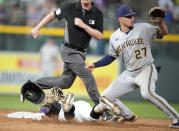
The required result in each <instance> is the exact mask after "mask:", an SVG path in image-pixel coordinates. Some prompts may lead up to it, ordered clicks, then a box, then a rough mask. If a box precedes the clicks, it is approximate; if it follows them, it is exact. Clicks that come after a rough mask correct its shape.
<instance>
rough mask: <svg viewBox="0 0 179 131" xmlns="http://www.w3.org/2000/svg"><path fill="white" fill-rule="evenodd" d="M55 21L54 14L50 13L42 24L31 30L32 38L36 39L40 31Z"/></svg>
mask: <svg viewBox="0 0 179 131" xmlns="http://www.w3.org/2000/svg"><path fill="white" fill-rule="evenodd" d="M54 19H56V17H55V15H54V13H50V14H48V15H47V16H45V17H44V18H43V19H42V20H41V21H40V23H39V24H38V25H37V26H35V27H34V28H33V29H32V30H31V33H32V36H33V37H34V38H35V39H36V38H37V37H38V35H39V32H40V29H41V28H42V27H44V26H45V25H46V24H48V23H49V22H51V21H53V20H54Z"/></svg>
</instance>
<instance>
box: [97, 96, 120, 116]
mask: <svg viewBox="0 0 179 131" xmlns="http://www.w3.org/2000/svg"><path fill="white" fill-rule="evenodd" d="M100 102H102V103H104V104H106V105H108V106H109V107H110V110H111V112H113V113H114V114H116V115H120V113H121V111H120V109H119V107H118V105H117V104H115V103H112V102H111V101H109V100H108V99H107V98H106V97H105V96H102V97H101V98H100Z"/></svg>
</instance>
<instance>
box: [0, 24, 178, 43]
mask: <svg viewBox="0 0 179 131" xmlns="http://www.w3.org/2000/svg"><path fill="white" fill-rule="evenodd" d="M31 29H32V27H29V26H10V25H0V33H5V34H30V30H31ZM112 33H113V31H107V30H105V31H104V33H103V38H104V39H109V37H110V35H111V34H112ZM40 34H41V35H50V36H63V35H64V28H42V29H41V30H40ZM156 41H168V42H179V35H178V34H168V35H167V36H165V37H164V38H163V39H162V40H156Z"/></svg>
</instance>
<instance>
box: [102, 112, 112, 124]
mask: <svg viewBox="0 0 179 131" xmlns="http://www.w3.org/2000/svg"><path fill="white" fill-rule="evenodd" d="M113 118H114V115H112V114H110V113H109V112H108V111H105V112H104V113H103V115H102V119H103V121H106V122H110V121H112V120H113Z"/></svg>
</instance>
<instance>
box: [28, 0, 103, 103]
mask: <svg viewBox="0 0 179 131" xmlns="http://www.w3.org/2000/svg"><path fill="white" fill-rule="evenodd" d="M56 18H57V19H58V20H60V19H61V18H65V19H66V26H65V35H64V42H63V44H62V45H61V57H62V59H63V61H64V70H63V74H62V76H60V77H44V78H40V79H38V80H37V81H36V83H37V84H39V85H40V86H41V88H42V89H50V88H52V87H59V88H61V89H68V88H70V87H71V85H72V84H73V82H74V80H75V78H76V76H79V77H80V78H81V79H82V81H83V82H84V84H85V86H86V89H87V92H88V94H89V96H90V97H91V99H92V100H93V102H94V103H95V104H97V103H99V97H100V94H99V92H98V89H97V85H96V82H95V79H94V77H93V75H92V74H91V73H89V72H88V70H86V69H85V59H86V49H87V48H88V46H89V42H90V39H91V37H94V38H95V39H97V40H100V39H102V32H103V15H102V12H101V11H100V10H99V9H97V8H96V7H95V5H94V4H93V2H92V0H80V1H78V2H74V3H69V4H66V5H64V6H62V7H60V8H58V9H56V10H55V11H54V12H52V13H50V14H48V15H47V16H45V17H44V18H43V19H42V20H41V21H40V23H39V24H38V25H37V26H36V27H35V28H33V29H32V30H31V33H32V36H33V37H34V38H37V36H38V35H39V32H40V29H41V28H42V27H44V26H45V25H46V24H48V23H49V22H51V21H53V20H54V19H56ZM47 53H48V52H47Z"/></svg>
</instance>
